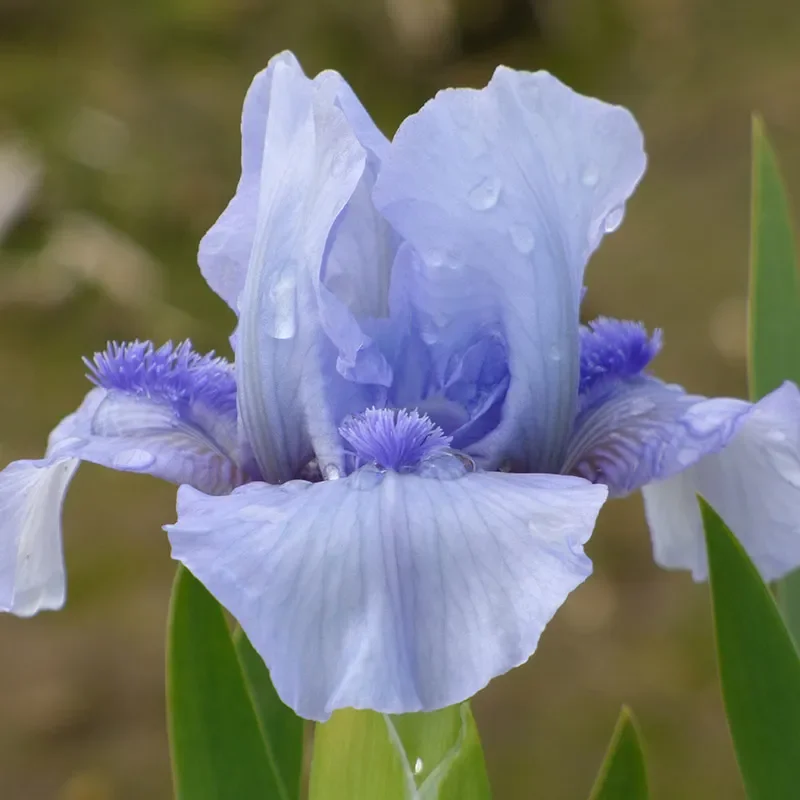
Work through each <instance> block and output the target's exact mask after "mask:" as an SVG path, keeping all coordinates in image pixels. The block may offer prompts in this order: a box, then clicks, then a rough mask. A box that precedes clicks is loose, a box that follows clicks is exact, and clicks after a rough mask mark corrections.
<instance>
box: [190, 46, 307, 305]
mask: <svg viewBox="0 0 800 800" xmlns="http://www.w3.org/2000/svg"><path fill="white" fill-rule="evenodd" d="M278 64H283V65H286V66H287V67H289V68H291V69H293V70H295V71H296V73H297V74H298V80H301V79H304V76H303V72H302V69H301V67H300V65H299V64H298V63H297V59H296V58H295V57H294V56H293V55H292V54H291V53H286V52H285V53H279V54H278V55H276V56H275V57H274V58H272V59H270V62H269V65H268V66H267V68H266V69H264V70H262V71H261V72H259V73H258V74H257V75H256V76H255V78H254V79H253V82H252V84H251V85H250V89H249V90H248V92H247V95H246V97H245V101H244V108H243V109H242V174H241V177H240V179H239V185H238V186H237V187H236V194H235V195H234V196H233V199H232V200H231V201H230V203H229V204H228V207H227V208H226V209H225V211H224V212H223V213H222V215H221V216H220V218H219V219H218V220H217V221H216V222H215V223H214V225H213V226H212V227H211V229H210V230H209V231H208V233H207V234H206V235H205V236H204V237H203V239H202V240H201V242H200V249H199V251H198V255H197V260H198V263H199V264H200V271H201V272H202V273H203V277H204V278H205V279H206V281H208V284H209V286H210V287H211V288H212V289H213V290H214V291H215V292H216V293H217V294H218V295H219V296H220V297H221V298H222V299H223V300H224V301H225V302H226V303H227V304H228V305H229V306H230V307H231V308H232V309H233V310H234V311H235V312H236V313H237V314H238V313H239V296H240V295H241V293H242V289H244V281H245V275H246V274H247V263H248V261H249V259H250V251H251V250H252V248H253V236H254V234H255V227H256V214H257V212H258V195H259V186H260V181H261V162H262V157H263V152H264V131H265V128H266V122H267V113H268V111H269V106H270V95H271V93H272V80H273V77H274V74H275V69H276V67H277V66H278ZM305 80H307V79H305Z"/></svg>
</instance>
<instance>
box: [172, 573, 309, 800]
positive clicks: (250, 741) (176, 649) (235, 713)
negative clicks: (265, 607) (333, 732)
mask: <svg viewBox="0 0 800 800" xmlns="http://www.w3.org/2000/svg"><path fill="white" fill-rule="evenodd" d="M167 637H168V638H167V714H168V728H169V738H170V747H171V753H172V772H173V782H174V788H175V797H176V798H177V800H229V799H230V798H233V797H236V798H242V800H244V799H245V798H247V800H250V798H270V800H271V799H272V798H275V800H292V796H291V795H289V794H288V793H286V791H285V790H284V789H282V787H281V786H280V784H279V777H278V776H277V775H276V774H275V772H274V771H273V769H272V766H271V760H270V758H269V753H268V751H267V749H266V746H265V742H264V737H263V736H262V733H261V729H260V726H259V722H258V718H257V716H256V713H255V711H254V708H253V703H252V701H251V697H250V694H249V692H248V688H247V684H246V682H245V680H244V674H243V672H242V668H241V666H240V665H239V661H238V659H237V657H236V650H235V649H234V645H233V641H232V639H231V635H230V631H229V629H228V624H227V621H226V619H225V616H224V614H223V612H222V609H221V608H220V606H219V604H218V603H217V602H216V601H215V600H214V598H213V597H211V595H210V594H209V593H208V592H207V591H206V590H205V589H204V588H203V586H202V585H201V584H200V583H199V582H198V581H197V580H196V579H195V578H194V576H192V575H191V573H190V572H188V571H187V570H186V569H185V568H183V567H179V568H178V573H177V576H176V578H175V585H174V587H173V593H172V603H171V608H170V619H169V630H168V634H167ZM296 796H297V795H294V797H296Z"/></svg>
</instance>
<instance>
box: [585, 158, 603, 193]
mask: <svg viewBox="0 0 800 800" xmlns="http://www.w3.org/2000/svg"><path fill="white" fill-rule="evenodd" d="M581 180H582V181H583V185H584V186H587V187H588V188H590V189H591V188H592V187H593V186H597V182H598V181H599V180H600V172H599V171H598V169H597V167H596V166H595V165H594V164H590V165H589V166H588V167H586V169H585V170H584V172H583V175H582V176H581Z"/></svg>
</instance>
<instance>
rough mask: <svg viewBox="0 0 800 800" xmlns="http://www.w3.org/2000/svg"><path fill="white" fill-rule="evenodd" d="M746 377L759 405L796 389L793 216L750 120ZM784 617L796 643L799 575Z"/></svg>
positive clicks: (797, 284) (783, 591)
mask: <svg viewBox="0 0 800 800" xmlns="http://www.w3.org/2000/svg"><path fill="white" fill-rule="evenodd" d="M752 195H753V196H752V212H751V221H750V238H751V250H750V298H749V302H750V309H749V348H748V355H749V361H748V375H749V380H750V396H751V399H753V400H758V399H760V398H761V397H763V396H764V395H765V394H768V393H769V392H771V391H772V390H773V389H775V388H777V387H778V386H780V385H781V383H783V381H785V380H791V381H794V382H795V383H797V384H798V385H800V349H799V348H798V343H799V342H800V280H798V272H797V256H796V251H795V242H794V233H793V230H792V215H791V210H790V208H789V201H788V199H787V196H786V190H785V189H784V186H783V181H782V180H781V174H780V169H779V167H778V162H777V159H776V158H775V153H774V151H773V149H772V147H771V145H770V143H769V139H768V138H767V135H766V132H765V131H764V124H763V122H762V121H761V119H760V118H759V117H757V116H756V117H754V118H753V187H752ZM778 597H779V599H780V604H781V608H782V610H783V614H784V618H785V619H786V621H787V624H788V625H789V629H790V630H791V631H792V634H793V636H794V638H795V641H800V574H798V573H794V574H793V575H790V576H788V577H787V578H785V579H784V580H783V581H781V582H780V584H779V585H778Z"/></svg>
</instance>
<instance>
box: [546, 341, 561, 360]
mask: <svg viewBox="0 0 800 800" xmlns="http://www.w3.org/2000/svg"><path fill="white" fill-rule="evenodd" d="M549 356H550V360H551V361H561V349H560V348H559V346H558V345H557V344H554V345H552V346H551V348H550V352H549Z"/></svg>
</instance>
